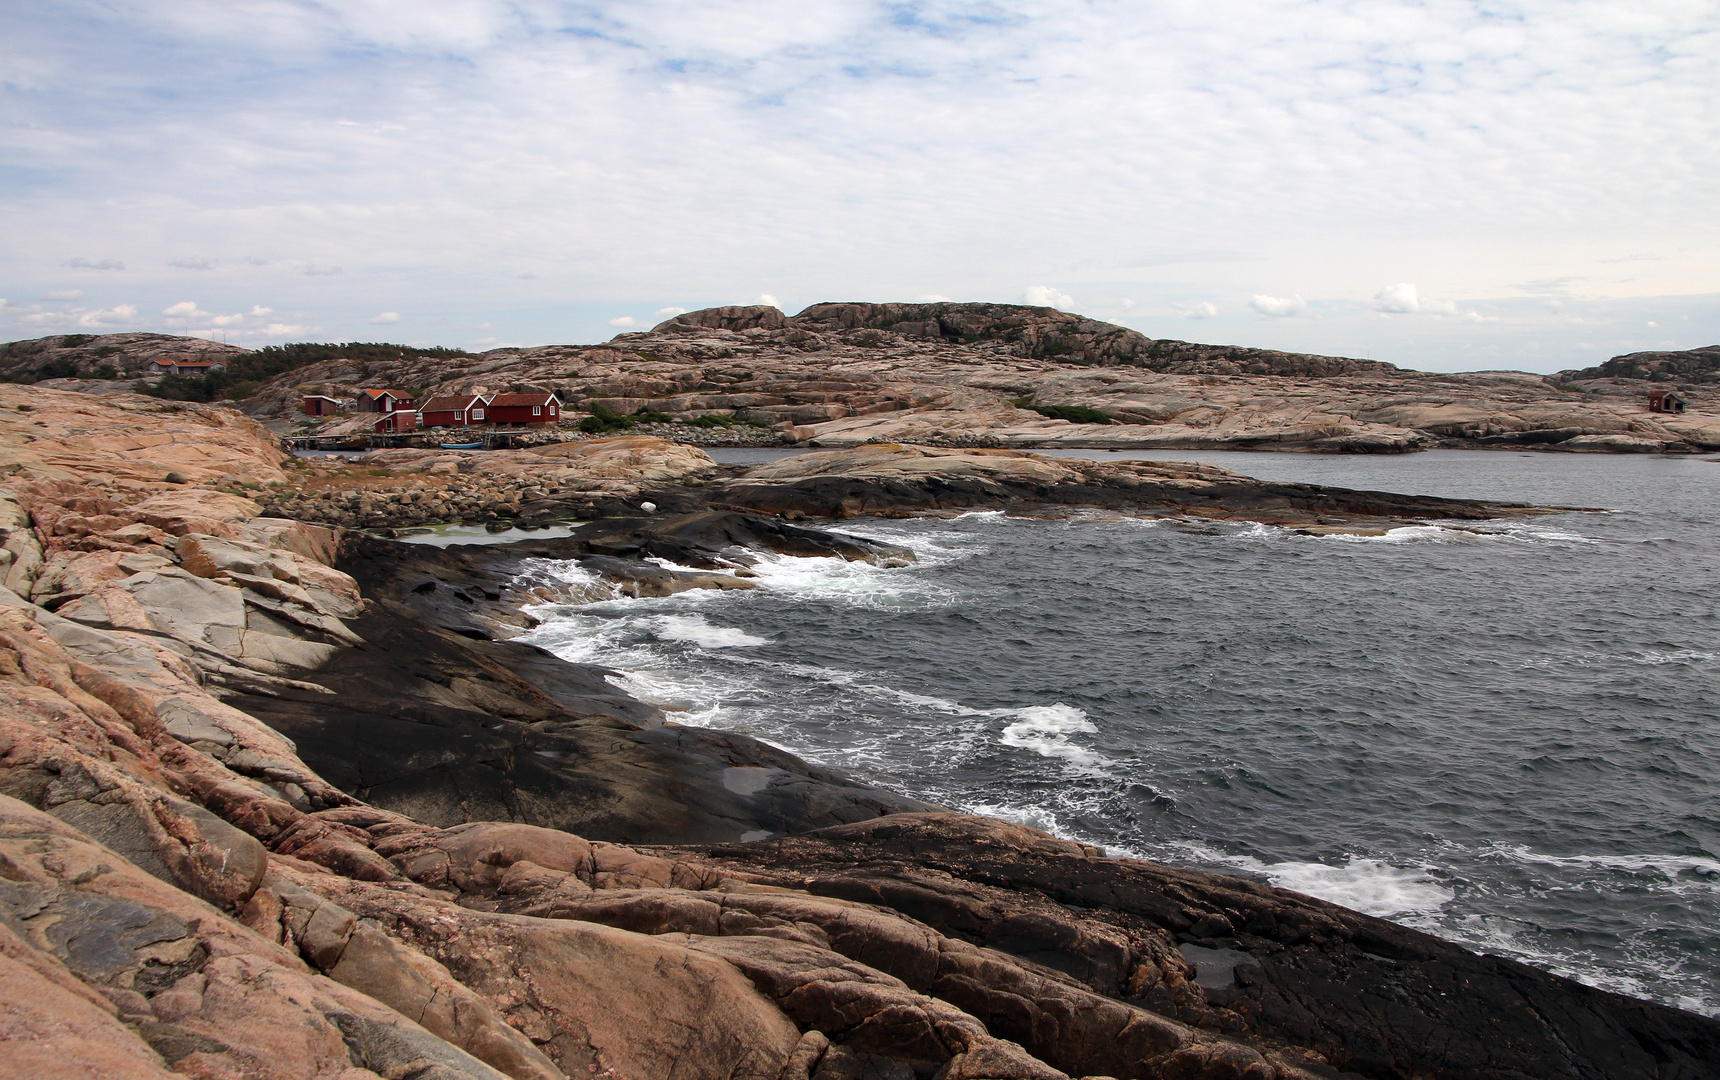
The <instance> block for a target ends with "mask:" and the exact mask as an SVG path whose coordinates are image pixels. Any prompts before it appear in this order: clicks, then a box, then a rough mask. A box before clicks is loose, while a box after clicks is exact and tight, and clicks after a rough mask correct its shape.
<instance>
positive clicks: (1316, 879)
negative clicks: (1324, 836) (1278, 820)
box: [1265, 856, 1456, 918]
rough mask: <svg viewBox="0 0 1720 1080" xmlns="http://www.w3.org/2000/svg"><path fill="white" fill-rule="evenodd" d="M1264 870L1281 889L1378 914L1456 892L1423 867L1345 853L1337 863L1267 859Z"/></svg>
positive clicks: (1427, 904)
mask: <svg viewBox="0 0 1720 1080" xmlns="http://www.w3.org/2000/svg"><path fill="white" fill-rule="evenodd" d="M1265 873H1266V876H1267V877H1268V878H1269V879H1271V881H1272V884H1274V885H1276V886H1278V887H1279V888H1281V889H1294V890H1295V891H1297V892H1299V893H1307V894H1308V895H1309V896H1317V897H1319V898H1320V899H1322V900H1330V901H1331V902H1332V903H1334V904H1340V905H1342V906H1344V907H1347V908H1349V909H1351V910H1352V911H1359V912H1361V913H1362V914H1364V915H1377V916H1379V917H1381V918H1385V917H1387V916H1391V915H1411V914H1431V913H1432V912H1435V911H1438V910H1439V909H1440V908H1442V907H1444V906H1445V905H1446V904H1449V903H1450V902H1451V901H1452V900H1453V899H1454V898H1455V897H1456V894H1455V893H1454V892H1452V890H1450V889H1448V888H1446V887H1445V886H1444V885H1441V884H1440V883H1439V882H1438V881H1437V880H1436V879H1435V878H1434V877H1433V876H1432V875H1431V874H1429V873H1428V871H1427V870H1426V869H1425V868H1417V867H1408V866H1393V865H1392V864H1391V863H1388V862H1384V861H1382V860H1379V859H1364V858H1359V857H1357V856H1351V857H1350V859H1349V861H1348V862H1346V863H1345V864H1344V865H1343V866H1327V865H1326V864H1325V863H1304V862H1281V863H1269V864H1268V865H1267V866H1266V868H1265Z"/></svg>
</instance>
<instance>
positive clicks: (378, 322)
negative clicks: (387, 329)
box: [370, 311, 400, 326]
mask: <svg viewBox="0 0 1720 1080" xmlns="http://www.w3.org/2000/svg"><path fill="white" fill-rule="evenodd" d="M399 321H400V312H398V311H384V312H383V313H382V314H380V315H376V316H373V317H372V318H371V320H370V325H372V326H384V325H386V324H388V323H397V322H399Z"/></svg>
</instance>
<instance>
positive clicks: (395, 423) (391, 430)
mask: <svg viewBox="0 0 1720 1080" xmlns="http://www.w3.org/2000/svg"><path fill="white" fill-rule="evenodd" d="M370 426H371V428H372V429H373V430H374V431H375V432H376V433H377V434H378V435H395V434H399V433H400V432H403V431H417V430H418V414H417V413H415V412H413V411H412V410H411V409H396V410H394V411H393V412H388V413H383V414H382V415H381V416H380V417H378V418H377V421H376V423H374V424H372V425H370Z"/></svg>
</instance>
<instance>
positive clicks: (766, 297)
mask: <svg viewBox="0 0 1720 1080" xmlns="http://www.w3.org/2000/svg"><path fill="white" fill-rule="evenodd" d="M753 303H755V304H764V305H766V306H767V307H773V308H779V307H781V306H782V302H781V301H779V300H778V299H777V298H776V297H774V296H772V295H771V294H770V293H767V292H766V293H759V294H758V299H757V300H755V301H753Z"/></svg>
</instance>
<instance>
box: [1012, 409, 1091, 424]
mask: <svg viewBox="0 0 1720 1080" xmlns="http://www.w3.org/2000/svg"><path fill="white" fill-rule="evenodd" d="M1028 408H1030V409H1032V410H1033V411H1034V412H1036V413H1038V414H1039V415H1040V416H1048V417H1050V418H1051V419H1053V420H1067V421H1069V422H1070V423H1072V424H1109V423H1110V422H1111V418H1110V417H1109V416H1106V415H1105V414H1104V413H1102V412H1100V411H1099V410H1098V409H1089V408H1088V407H1087V406H1085V405H1029V406H1028Z"/></svg>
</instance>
